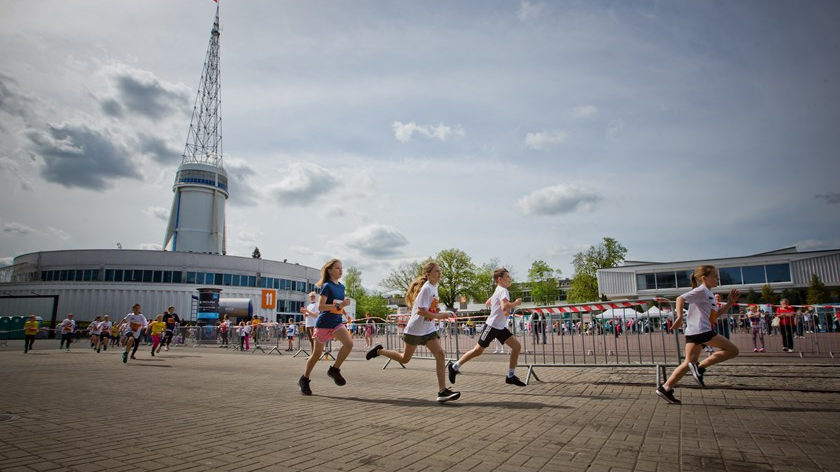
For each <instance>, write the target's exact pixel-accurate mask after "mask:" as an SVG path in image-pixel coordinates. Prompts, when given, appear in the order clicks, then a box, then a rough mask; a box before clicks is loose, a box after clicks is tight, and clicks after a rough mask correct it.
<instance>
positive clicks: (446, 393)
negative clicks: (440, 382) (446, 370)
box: [437, 388, 461, 403]
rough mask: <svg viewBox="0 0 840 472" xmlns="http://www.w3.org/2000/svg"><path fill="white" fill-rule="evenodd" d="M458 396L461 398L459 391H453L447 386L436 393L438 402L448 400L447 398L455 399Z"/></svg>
mask: <svg viewBox="0 0 840 472" xmlns="http://www.w3.org/2000/svg"><path fill="white" fill-rule="evenodd" d="M459 398H461V392H453V391H452V390H449V389H448V388H445V389H443V390H441V391H440V392H438V394H437V401H438V403H443V402H448V401H449V400H457V399H459Z"/></svg>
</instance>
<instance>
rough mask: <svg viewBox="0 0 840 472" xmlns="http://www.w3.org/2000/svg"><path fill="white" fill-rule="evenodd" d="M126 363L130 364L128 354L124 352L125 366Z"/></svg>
mask: <svg viewBox="0 0 840 472" xmlns="http://www.w3.org/2000/svg"><path fill="white" fill-rule="evenodd" d="M126 362H128V353H127V352H124V353H123V364H125V363H126Z"/></svg>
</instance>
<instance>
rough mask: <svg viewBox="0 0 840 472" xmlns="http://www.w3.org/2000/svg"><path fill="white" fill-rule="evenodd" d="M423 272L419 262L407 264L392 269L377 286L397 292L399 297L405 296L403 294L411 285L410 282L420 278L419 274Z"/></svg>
mask: <svg viewBox="0 0 840 472" xmlns="http://www.w3.org/2000/svg"><path fill="white" fill-rule="evenodd" d="M422 270H423V264H421V263H420V262H409V263H408V264H403V265H401V266H399V267H397V268H396V269H392V270H391V272H389V273H388V276H387V277H385V279H384V280H383V281H381V282H379V285H380V286H382V287H384V288H386V289H389V290H393V291H395V292H398V293H399V294H401V295H405V292H406V291H407V290H408V286H409V285H411V282H412V281H413V280H414V279H416V278H417V277H419V276H420V272H421V271H422Z"/></svg>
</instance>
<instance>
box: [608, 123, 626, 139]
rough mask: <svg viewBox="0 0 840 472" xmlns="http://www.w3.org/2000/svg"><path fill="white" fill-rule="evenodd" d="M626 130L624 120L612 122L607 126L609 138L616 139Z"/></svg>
mask: <svg viewBox="0 0 840 472" xmlns="http://www.w3.org/2000/svg"><path fill="white" fill-rule="evenodd" d="M623 130H624V120H612V121H610V123H609V124H608V125H607V137H608V138H614V137H616V136H617V135H618V133H620V132H621V131H623Z"/></svg>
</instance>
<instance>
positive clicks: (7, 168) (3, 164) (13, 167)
mask: <svg viewBox="0 0 840 472" xmlns="http://www.w3.org/2000/svg"><path fill="white" fill-rule="evenodd" d="M0 173H2V174H8V175H9V176H10V177H11V178H12V179H13V180H16V181H17V182H18V184H20V188H21V189H23V190H33V187H32V184H31V183H30V182H29V180H27V179H26V178H25V177H23V175H22V174H21V172H20V169H19V168H18V165H17V163H15V161H13V160H12V159H11V158H9V157H6V156H0Z"/></svg>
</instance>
